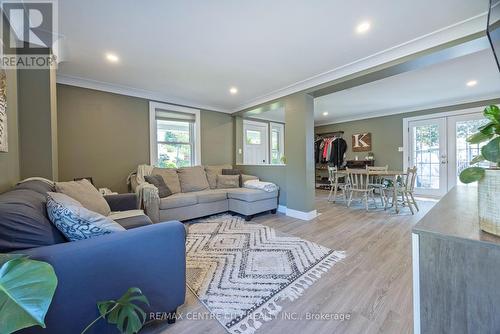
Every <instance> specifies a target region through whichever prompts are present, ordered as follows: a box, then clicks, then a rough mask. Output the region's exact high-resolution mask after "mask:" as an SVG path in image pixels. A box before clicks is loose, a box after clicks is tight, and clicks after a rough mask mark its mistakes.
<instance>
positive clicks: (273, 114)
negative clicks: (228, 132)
mask: <svg viewBox="0 0 500 334" xmlns="http://www.w3.org/2000/svg"><path fill="white" fill-rule="evenodd" d="M235 126H236V164H240V165H241V164H243V165H283V164H285V163H286V158H285V110H284V107H283V105H282V103H280V102H275V103H271V104H269V105H266V106H261V107H258V108H255V109H251V110H247V111H244V112H242V113H240V114H239V115H238V116H236V121H235Z"/></svg>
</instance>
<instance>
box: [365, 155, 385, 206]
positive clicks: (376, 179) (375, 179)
mask: <svg viewBox="0 0 500 334" xmlns="http://www.w3.org/2000/svg"><path fill="white" fill-rule="evenodd" d="M388 170H389V165H385V166H380V167H375V166H366V171H367V172H368V173H370V172H387V171H388ZM383 183H384V177H383V176H380V175H370V182H369V183H368V186H369V187H371V188H373V189H374V193H377V191H378V195H379V196H380V201H381V202H382V206H384V205H385V201H384V196H383V194H382V191H383V190H382V188H383V187H384V184H383Z"/></svg>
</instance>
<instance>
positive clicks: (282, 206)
mask: <svg viewBox="0 0 500 334" xmlns="http://www.w3.org/2000/svg"><path fill="white" fill-rule="evenodd" d="M278 212H281V213H284V214H286V206H284V205H278Z"/></svg>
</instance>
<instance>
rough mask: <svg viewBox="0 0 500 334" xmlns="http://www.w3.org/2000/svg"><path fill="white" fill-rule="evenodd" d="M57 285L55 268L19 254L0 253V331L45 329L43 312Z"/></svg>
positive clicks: (47, 306)
mask: <svg viewBox="0 0 500 334" xmlns="http://www.w3.org/2000/svg"><path fill="white" fill-rule="evenodd" d="M56 287H57V277H56V274H55V272H54V268H52V266H51V265H50V264H48V263H46V262H42V261H36V260H31V259H29V258H28V257H27V256H24V255H18V254H0V324H1V328H0V331H1V332H2V333H12V332H15V331H17V330H20V329H22V328H26V327H31V326H35V325H38V326H41V327H43V328H45V322H44V320H45V315H46V314H47V311H48V309H49V306H50V303H51V302H52V298H53V297H54V292H55V291H56Z"/></svg>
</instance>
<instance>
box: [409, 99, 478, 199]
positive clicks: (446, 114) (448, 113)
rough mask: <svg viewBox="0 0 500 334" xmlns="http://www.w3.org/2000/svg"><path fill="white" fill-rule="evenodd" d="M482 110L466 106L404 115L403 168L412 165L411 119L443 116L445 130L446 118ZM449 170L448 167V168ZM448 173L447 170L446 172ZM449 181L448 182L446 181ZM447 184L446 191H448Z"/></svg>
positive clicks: (420, 119) (447, 148)
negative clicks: (408, 115)
mask: <svg viewBox="0 0 500 334" xmlns="http://www.w3.org/2000/svg"><path fill="white" fill-rule="evenodd" d="M483 110H484V107H475V108H467V109H458V110H453V111H445V112H438V113H434V114H426V115H420V116H413V117H405V118H403V169H404V170H406V169H407V168H408V167H413V166H410V165H409V162H410V155H409V153H410V143H409V139H410V127H409V124H410V122H413V121H422V120H430V119H435V118H445V120H446V122H445V123H446V124H445V127H446V130H447V128H448V123H449V122H448V118H449V117H452V116H460V115H467V114H475V113H478V112H482V111H483ZM446 142H448V135H446ZM449 149H450V148H449V145H448V144H447V147H446V152H447V156H448V163H449ZM448 170H449V168H448ZM447 173H448V172H447ZM447 183H449V182H447ZM448 190H449V189H448V186H447V189H446V191H448ZM431 197H432V196H431Z"/></svg>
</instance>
